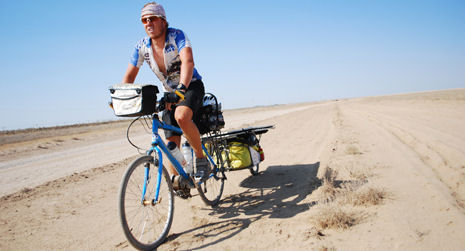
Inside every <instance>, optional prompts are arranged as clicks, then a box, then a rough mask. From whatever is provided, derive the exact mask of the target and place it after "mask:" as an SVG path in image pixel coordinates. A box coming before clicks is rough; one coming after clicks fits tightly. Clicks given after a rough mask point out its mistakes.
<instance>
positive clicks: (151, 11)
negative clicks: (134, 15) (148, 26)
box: [140, 2, 166, 20]
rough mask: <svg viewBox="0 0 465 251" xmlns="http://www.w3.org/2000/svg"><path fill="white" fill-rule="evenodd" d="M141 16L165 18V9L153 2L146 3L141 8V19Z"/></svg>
mask: <svg viewBox="0 0 465 251" xmlns="http://www.w3.org/2000/svg"><path fill="white" fill-rule="evenodd" d="M143 16H156V17H161V18H163V19H165V20H166V14H165V9H163V6H161V5H160V4H158V3H155V2H151V3H148V4H146V5H145V6H144V7H143V8H142V12H141V14H140V18H141V19H142V17H143Z"/></svg>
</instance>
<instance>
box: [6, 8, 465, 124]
mask: <svg viewBox="0 0 465 251" xmlns="http://www.w3.org/2000/svg"><path fill="white" fill-rule="evenodd" d="M146 2H147V1H138V0H127V1H116V0H111V1H110V0H99V1H94V0H92V1H88V0H81V1H63V0H61V1H58V0H57V1H51V0H41V1H30V0H21V1H6V0H0V36H1V39H0V55H1V56H0V74H1V75H0V88H1V89H0V117H1V119H0V130H12V129H21V128H30V127H45V126H57V125H68V124H73V123H87V122H99V121H107V120H113V119H116V117H115V116H114V114H113V112H112V110H111V109H110V108H109V107H108V102H109V101H110V94H109V91H108V87H109V86H111V85H112V84H115V83H119V82H121V80H122V77H123V75H124V73H125V70H126V68H127V66H128V62H129V58H130V55H131V53H132V51H133V48H134V46H135V44H136V42H137V41H138V40H140V39H141V38H142V37H144V36H145V32H144V29H143V26H142V24H141V22H140V10H141V8H142V6H143V5H144V4H145V3H146ZM158 3H160V4H162V5H163V6H164V8H165V11H166V15H167V19H168V22H169V24H170V26H171V27H175V28H178V29H181V30H183V31H184V32H185V33H186V34H187V36H188V38H189V39H190V41H191V43H192V47H193V53H194V61H195V65H196V68H197V70H198V72H199V73H200V74H201V75H202V77H203V81H204V83H205V86H206V91H207V92H211V93H214V94H215V95H216V96H217V97H218V99H219V100H220V102H221V103H222V105H223V108H224V109H234V108H241V107H252V106H260V105H274V104H287V103H300V102H313V101H323V100H331V99H341V98H353V97H365V96H375V95H376V96H377V95H390V94H397V93H407V92H419V91H429V90H442V89H454V88H464V87H465V1H462V0H458V1H452V0H437V1H429V0H421V1H420V0H403V1H398V0H353V1H351V0H340V1H336V0H301V1H297V0H286V1H273V0H255V1H251V0H248V1H247V0H236V1H217V0H216V1H214V0H205V1H187V0H164V1H161V0H160V1H158ZM135 82H136V83H151V84H155V85H158V86H159V88H161V83H160V82H159V81H158V79H157V78H156V76H155V74H153V72H151V70H150V69H149V67H148V65H147V64H144V65H143V66H142V67H141V69H140V71H139V75H138V76H137V79H136V81H135ZM226 123H227V121H226Z"/></svg>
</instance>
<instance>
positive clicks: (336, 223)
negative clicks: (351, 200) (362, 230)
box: [314, 204, 361, 230]
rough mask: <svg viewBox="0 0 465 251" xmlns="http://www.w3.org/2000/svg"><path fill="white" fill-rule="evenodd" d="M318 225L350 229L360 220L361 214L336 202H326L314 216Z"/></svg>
mask: <svg viewBox="0 0 465 251" xmlns="http://www.w3.org/2000/svg"><path fill="white" fill-rule="evenodd" d="M314 219H315V221H316V222H315V223H316V225H317V226H318V227H319V228H321V229H322V230H324V229H329V228H331V229H348V228H350V227H352V226H354V225H356V224H357V223H358V222H359V221H360V220H361V216H360V214H357V213H355V212H353V211H350V210H348V209H346V208H343V207H338V206H337V205H335V204H326V205H323V206H321V207H320V210H318V212H317V214H316V215H315V217H314Z"/></svg>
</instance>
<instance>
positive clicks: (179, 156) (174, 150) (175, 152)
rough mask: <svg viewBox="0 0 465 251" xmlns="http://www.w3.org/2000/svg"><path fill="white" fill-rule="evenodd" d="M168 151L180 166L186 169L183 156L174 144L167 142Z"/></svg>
mask: <svg viewBox="0 0 465 251" xmlns="http://www.w3.org/2000/svg"><path fill="white" fill-rule="evenodd" d="M167 147H168V150H169V151H170V152H171V154H172V155H173V157H174V158H175V159H176V160H177V161H178V162H179V164H181V166H182V167H183V168H184V169H185V168H186V160H185V159H184V156H183V155H182V153H181V151H180V150H179V148H178V145H176V143H174V142H168V145H167Z"/></svg>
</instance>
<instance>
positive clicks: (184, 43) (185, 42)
mask: <svg viewBox="0 0 465 251" xmlns="http://www.w3.org/2000/svg"><path fill="white" fill-rule="evenodd" d="M174 41H175V42H176V46H177V47H178V52H180V51H181V50H182V49H183V48H184V47H191V48H192V45H191V41H190V40H189V38H187V35H186V33H184V31H182V30H177V31H176V37H175V39H174Z"/></svg>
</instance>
